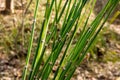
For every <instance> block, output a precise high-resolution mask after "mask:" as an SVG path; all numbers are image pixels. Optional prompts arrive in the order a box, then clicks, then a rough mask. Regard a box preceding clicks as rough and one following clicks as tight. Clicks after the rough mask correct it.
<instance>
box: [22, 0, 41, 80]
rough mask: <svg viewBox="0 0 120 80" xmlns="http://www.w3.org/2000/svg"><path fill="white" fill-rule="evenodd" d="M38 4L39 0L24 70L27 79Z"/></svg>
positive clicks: (24, 79) (36, 9)
mask: <svg viewBox="0 0 120 80" xmlns="http://www.w3.org/2000/svg"><path fill="white" fill-rule="evenodd" d="M38 4H39V0H37V4H36V8H35V12H34V21H33V24H32V32H31V36H30V40H29V41H30V42H29V47H28V53H27V58H26V66H25V69H24V71H23V76H22V80H26V75H27V68H28V65H29V59H30V54H31V49H32V43H33V37H34V29H35V22H36V16H37V11H38Z"/></svg>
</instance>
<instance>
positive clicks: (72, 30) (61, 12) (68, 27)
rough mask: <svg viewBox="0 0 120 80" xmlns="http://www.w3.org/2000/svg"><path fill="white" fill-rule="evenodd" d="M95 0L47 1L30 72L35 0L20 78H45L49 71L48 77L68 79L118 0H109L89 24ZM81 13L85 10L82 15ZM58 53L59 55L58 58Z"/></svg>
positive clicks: (32, 79) (33, 79) (61, 79)
mask: <svg viewBox="0 0 120 80" xmlns="http://www.w3.org/2000/svg"><path fill="white" fill-rule="evenodd" d="M96 1H97V0H47V3H46V10H45V14H44V20H43V23H42V26H41V30H40V35H39V40H38V46H37V48H36V52H35V56H34V59H33V62H32V65H31V70H30V71H29V70H28V64H29V59H30V53H31V49H32V43H33V37H34V28H35V22H36V18H37V17H36V15H37V12H38V5H39V2H40V1H39V0H36V8H35V12H34V21H33V25H32V32H31V37H30V40H29V41H30V43H29V48H28V54H27V58H26V65H25V69H24V71H23V76H22V80H48V79H50V75H51V74H52V75H53V77H52V78H51V80H70V79H71V77H72V75H73V73H74V72H75V70H76V68H77V67H78V66H79V65H80V63H81V62H82V60H83V59H84V57H85V55H86V54H87V51H88V49H89V48H90V46H91V45H92V43H93V41H94V40H95V38H96V36H97V35H98V34H99V32H100V30H101V29H102V27H103V25H104V24H105V22H106V21H107V19H108V17H109V15H110V14H111V13H112V11H113V10H114V8H115V7H116V5H117V4H118V3H119V0H108V2H107V4H106V5H105V6H104V8H103V9H102V10H101V12H100V13H99V14H98V15H97V16H96V18H95V19H94V20H93V21H91V23H90V25H88V22H89V21H90V20H89V18H90V15H91V13H92V10H93V8H94V5H95V3H96ZM53 9H54V10H53ZM52 12H55V17H54V19H53V22H52V25H51V26H49V24H50V21H51V16H52V14H51V13H52ZM82 12H84V13H83V14H82ZM86 15H87V16H86ZM85 16H86V17H85ZM83 20H84V22H83ZM59 24H61V25H59ZM81 24H82V25H81ZM80 27H82V28H81V32H80V35H78V38H77V42H76V43H75V44H74V46H73V45H72V42H73V41H74V38H75V35H76V33H77V31H78V29H79V28H80ZM58 28H60V30H58ZM50 40H52V45H49V46H51V47H50V48H51V51H49V56H48V58H47V59H46V61H45V62H44V64H42V61H43V57H44V56H45V53H46V49H47V46H48V44H49V43H50ZM71 46H72V48H71ZM63 48H64V50H63ZM61 54H62V56H61V58H60V59H59V56H60V55H61ZM57 60H59V63H58V67H57V69H56V70H55V72H54V73H53V72H52V69H53V67H54V66H55V63H56V61H57Z"/></svg>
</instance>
